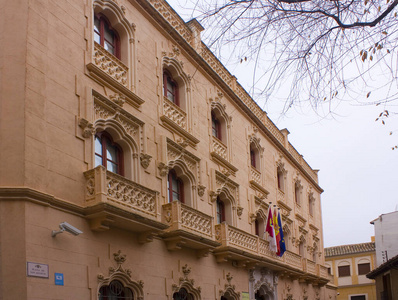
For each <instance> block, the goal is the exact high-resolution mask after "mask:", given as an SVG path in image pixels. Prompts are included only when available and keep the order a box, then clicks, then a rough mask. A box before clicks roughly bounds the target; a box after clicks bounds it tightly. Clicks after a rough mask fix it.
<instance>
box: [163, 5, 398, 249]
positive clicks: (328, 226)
mask: <svg viewBox="0 0 398 300" xmlns="http://www.w3.org/2000/svg"><path fill="white" fill-rule="evenodd" d="M179 1H180V3H183V6H184V8H185V10H184V9H183V8H181V5H180V4H179ZM168 2H169V3H170V4H171V5H172V6H173V8H174V9H175V10H176V11H177V12H178V13H180V15H181V17H182V18H183V19H184V20H185V21H188V20H189V19H190V14H191V13H190V11H189V10H188V11H187V10H186V8H187V7H188V6H189V5H188V3H187V2H186V1H185V0H171V1H168ZM223 63H224V64H226V66H227V67H228V69H229V71H230V72H231V73H232V74H234V75H235V76H236V77H237V78H238V81H239V83H240V84H242V86H243V87H244V88H245V89H246V90H247V91H250V90H251V86H252V80H251V78H252V76H251V74H250V70H251V69H250V68H249V67H248V66H247V65H244V64H234V63H231V64H228V63H227V62H225V61H223ZM364 94H365V95H366V93H364ZM364 98H365V99H364V100H365V101H367V100H369V101H375V100H377V95H375V94H372V95H371V96H370V98H369V99H366V97H364ZM282 101H283V100H282ZM259 105H260V106H261V107H262V108H263V109H264V110H265V111H266V112H267V113H268V116H269V117H270V118H271V119H272V120H273V122H274V123H275V124H276V125H277V126H278V128H279V129H283V128H287V129H288V130H289V131H290V135H289V141H290V142H291V143H292V144H293V146H294V147H295V148H296V149H297V151H299V153H300V154H302V155H303V156H304V159H305V160H306V161H307V162H308V163H309V164H310V166H311V167H312V168H313V169H319V170H320V172H319V184H320V186H321V187H322V188H323V189H324V193H323V194H322V196H321V201H322V217H323V230H324V246H325V247H330V246H337V245H344V244H355V243H364V242H369V241H370V238H371V236H372V235H374V228H373V225H371V224H370V221H372V220H374V219H376V218H377V217H378V216H379V215H381V214H384V213H389V212H392V211H394V210H395V209H396V206H397V205H398V193H397V189H398V149H397V150H394V151H393V150H392V149H391V148H392V147H393V146H394V145H397V144H398V115H397V116H396V117H392V118H389V119H388V120H387V122H386V125H382V124H381V123H380V122H375V119H376V117H377V116H378V114H379V113H380V112H381V111H382V110H383V108H382V107H381V106H377V107H376V106H374V105H360V104H359V103H358V102H356V101H352V99H351V100H347V101H346V102H340V103H338V104H337V103H335V105H334V107H333V109H332V112H333V116H332V115H327V116H326V117H325V114H324V113H322V112H317V113H316V112H314V111H313V110H312V109H311V108H305V107H304V108H299V107H293V108H292V109H291V110H289V111H288V113H287V114H284V115H281V107H282V106H283V102H281V100H276V99H275V100H269V101H268V102H267V104H266V105H265V104H264V103H261V102H260V103H259ZM396 111H398V108H397V109H396ZM320 115H321V116H322V117H321V116H320ZM391 131H393V134H392V135H390V134H389V133H390V132H391ZM397 230H398V229H397Z"/></svg>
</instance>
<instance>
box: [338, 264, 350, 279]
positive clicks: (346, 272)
mask: <svg viewBox="0 0 398 300" xmlns="http://www.w3.org/2000/svg"><path fill="white" fill-rule="evenodd" d="M338 271H339V277H346V276H351V273H350V266H339V267H338Z"/></svg>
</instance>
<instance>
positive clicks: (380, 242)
mask: <svg viewBox="0 0 398 300" xmlns="http://www.w3.org/2000/svg"><path fill="white" fill-rule="evenodd" d="M370 223H371V224H373V225H374V229H375V239H376V262H377V267H379V266H380V265H381V264H383V263H385V262H387V261H388V260H389V259H390V258H393V257H394V256H397V255H398V232H397V228H398V211H394V212H391V213H387V214H382V215H380V216H379V217H378V218H377V219H375V220H373V221H371V222H370Z"/></svg>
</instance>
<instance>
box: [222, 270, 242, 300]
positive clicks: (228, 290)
mask: <svg viewBox="0 0 398 300" xmlns="http://www.w3.org/2000/svg"><path fill="white" fill-rule="evenodd" d="M225 277H226V279H227V282H228V283H226V284H225V285H224V290H220V291H219V293H220V296H225V295H226V294H228V295H229V296H230V297H232V298H233V299H240V293H237V292H236V291H235V285H234V284H232V283H231V281H232V279H233V276H232V275H231V273H229V272H228V273H227V275H226V276H225Z"/></svg>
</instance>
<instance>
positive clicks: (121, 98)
mask: <svg viewBox="0 0 398 300" xmlns="http://www.w3.org/2000/svg"><path fill="white" fill-rule="evenodd" d="M109 99H111V100H112V101H113V102H115V103H116V104H117V105H119V106H122V107H123V104H124V103H125V102H126V97H125V96H124V95H121V94H119V93H116V94H114V95H110V96H109Z"/></svg>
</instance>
